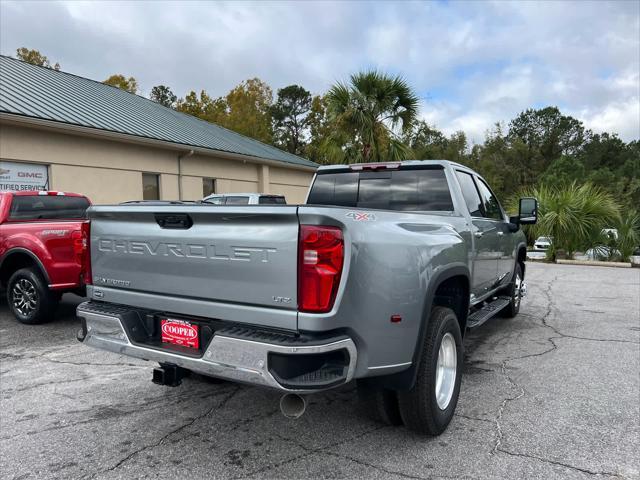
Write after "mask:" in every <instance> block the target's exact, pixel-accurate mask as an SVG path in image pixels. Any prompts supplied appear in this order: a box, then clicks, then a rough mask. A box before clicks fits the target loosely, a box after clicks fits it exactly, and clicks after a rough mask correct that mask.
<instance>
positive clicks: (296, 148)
mask: <svg viewBox="0 0 640 480" xmlns="http://www.w3.org/2000/svg"><path fill="white" fill-rule="evenodd" d="M310 109H311V93H310V92H309V91H307V90H305V89H304V88H302V87H301V86H299V85H289V86H288V87H285V88H281V89H279V90H278V96H277V99H276V101H275V103H274V104H273V106H272V107H271V116H272V118H273V130H274V135H275V139H276V144H277V145H278V146H282V147H284V149H285V150H287V151H288V152H290V153H293V154H296V155H299V154H301V153H302V152H303V150H304V146H305V137H306V130H307V118H308V113H309V110H310Z"/></svg>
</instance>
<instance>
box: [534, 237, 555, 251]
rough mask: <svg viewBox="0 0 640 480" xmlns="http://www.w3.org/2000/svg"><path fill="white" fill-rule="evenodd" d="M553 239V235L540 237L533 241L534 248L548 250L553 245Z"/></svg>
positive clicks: (535, 249)
mask: <svg viewBox="0 0 640 480" xmlns="http://www.w3.org/2000/svg"><path fill="white" fill-rule="evenodd" d="M552 241H553V239H552V238H551V237H538V239H537V240H536V241H535V242H534V243H533V250H534V251H536V252H546V251H547V250H549V247H550V246H551V242H552Z"/></svg>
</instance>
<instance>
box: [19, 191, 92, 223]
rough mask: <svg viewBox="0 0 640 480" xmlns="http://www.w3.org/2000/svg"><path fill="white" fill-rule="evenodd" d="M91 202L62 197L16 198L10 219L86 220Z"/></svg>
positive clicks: (33, 196) (34, 196)
mask: <svg viewBox="0 0 640 480" xmlns="http://www.w3.org/2000/svg"><path fill="white" fill-rule="evenodd" d="M87 208H89V201H88V200H87V199H86V198H84V197H67V196H62V195H55V196H54V195H32V196H18V195H16V196H14V197H13V202H11V211H10V212H9V218H10V219H11V220H41V219H45V220H48V219H59V218H84V216H85V212H86V210H87Z"/></svg>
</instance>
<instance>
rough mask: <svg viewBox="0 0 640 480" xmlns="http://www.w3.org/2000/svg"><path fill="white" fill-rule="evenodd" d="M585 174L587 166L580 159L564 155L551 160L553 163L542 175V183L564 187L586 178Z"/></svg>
mask: <svg viewBox="0 0 640 480" xmlns="http://www.w3.org/2000/svg"><path fill="white" fill-rule="evenodd" d="M585 174H586V172H585V168H584V165H583V163H582V162H581V161H580V159H578V158H576V157H572V156H569V155H563V156H561V157H559V158H557V159H555V160H554V161H553V162H551V165H549V167H548V168H547V169H546V170H545V171H544V173H543V174H542V176H541V177H540V183H542V184H543V185H548V186H553V187H562V186H564V185H569V184H571V183H573V182H574V181H576V180H578V179H584V178H585Z"/></svg>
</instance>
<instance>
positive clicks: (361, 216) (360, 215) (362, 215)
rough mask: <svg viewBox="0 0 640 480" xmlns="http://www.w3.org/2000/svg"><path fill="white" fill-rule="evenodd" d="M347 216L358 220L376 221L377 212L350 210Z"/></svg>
mask: <svg viewBox="0 0 640 480" xmlns="http://www.w3.org/2000/svg"><path fill="white" fill-rule="evenodd" d="M345 216H346V217H347V218H350V219H352V220H355V221H356V222H375V220H376V216H375V214H373V213H369V212H348V213H347V214H346V215H345Z"/></svg>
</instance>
